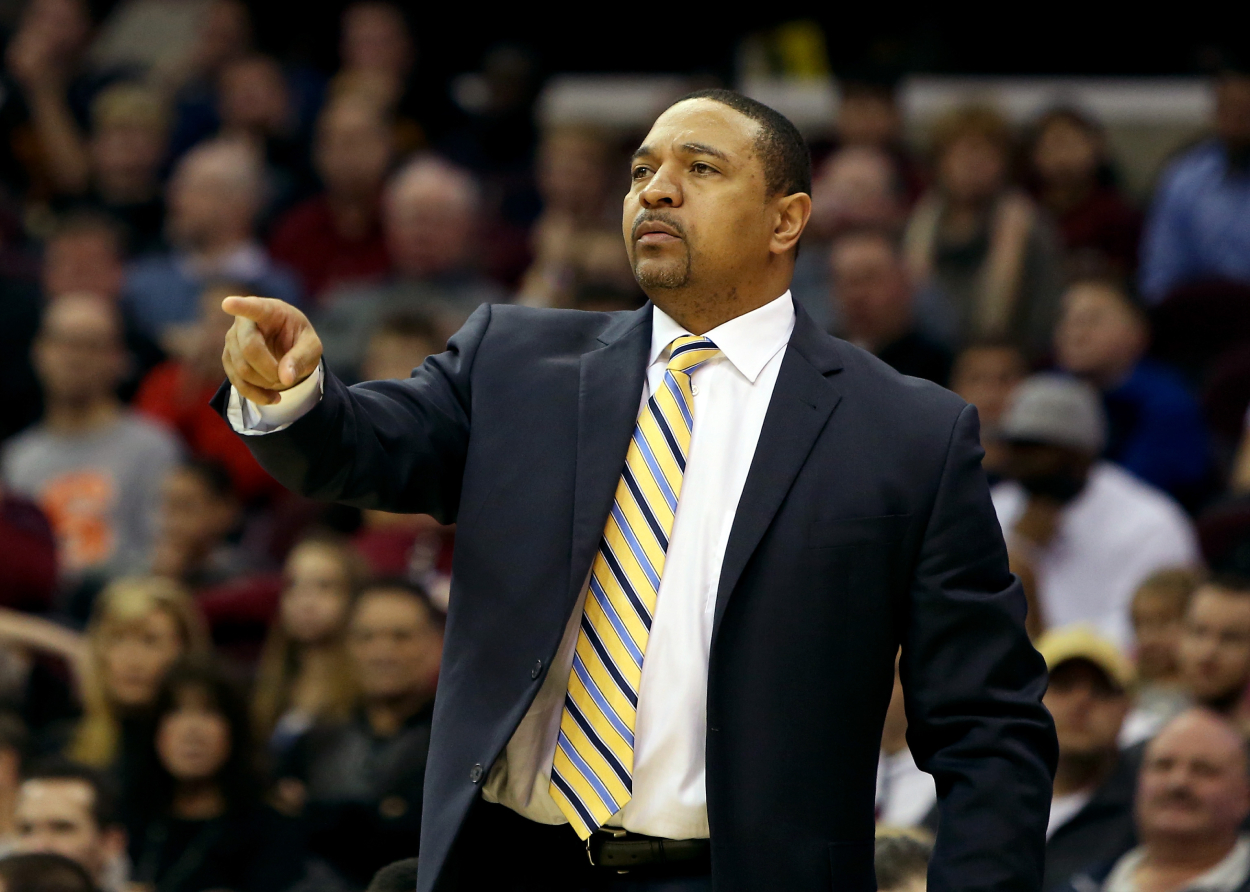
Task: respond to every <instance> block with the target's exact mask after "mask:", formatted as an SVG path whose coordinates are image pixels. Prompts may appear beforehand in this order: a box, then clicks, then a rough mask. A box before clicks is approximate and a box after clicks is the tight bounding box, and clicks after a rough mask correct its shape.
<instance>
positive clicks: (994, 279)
mask: <svg viewBox="0 0 1250 892" xmlns="http://www.w3.org/2000/svg"><path fill="white" fill-rule="evenodd" d="M934 146H935V150H934V153H933V154H934V158H935V168H936V173H937V181H936V184H935V186H934V187H933V188H932V189H931V190H930V191H929V193H928V194H927V195H926V196H925V197H924V198H922V199H921V200H920V202H919V203H918V204H917V205H916V208H915V210H914V211H913V212H912V216H911V220H910V222H909V223H908V225H907V234H906V248H907V256H908V260H909V262H910V264H911V266H912V271H913V275H914V276H915V278H916V281H917V283H919V285H920V286H921V287H922V288H931V289H933V290H934V291H935V292H936V294H937V296H938V297H939V298H941V299H942V300H944V301H945V302H946V303H947V304H948V305H949V308H950V310H951V312H952V313H953V315H954V317H955V319H956V320H957V321H956V325H955V328H956V330H957V332H958V334H959V336H960V339H961V340H963V341H965V342H966V341H969V340H975V339H978V338H986V337H990V338H1001V337H1011V338H1012V339H1013V340H1015V341H1017V342H1018V343H1020V344H1023V345H1025V346H1026V347H1028V349H1029V350H1030V351H1032V352H1033V353H1034V354H1038V355H1040V354H1043V353H1045V352H1046V350H1047V349H1048V348H1049V347H1050V333H1051V330H1052V329H1053V327H1054V320H1055V311H1056V308H1057V307H1056V305H1057V300H1058V297H1059V260H1058V255H1057V253H1056V252H1057V248H1056V244H1055V236H1054V233H1053V232H1052V231H1051V229H1050V227H1049V226H1048V225H1047V223H1046V222H1045V220H1044V219H1043V218H1042V217H1041V216H1040V215H1039V213H1038V210H1037V208H1036V207H1035V206H1034V204H1033V202H1032V201H1031V200H1030V199H1029V198H1028V197H1027V196H1025V195H1024V194H1023V193H1021V192H1019V191H1018V190H1016V189H1014V188H1013V187H1012V186H1011V184H1010V181H1009V179H1008V171H1009V164H1010V160H1011V152H1012V138H1011V131H1010V130H1009V129H1008V127H1007V124H1006V122H1005V121H1003V120H1002V118H1000V117H999V116H998V115H997V114H996V113H994V112H992V111H990V110H988V109H983V108H965V109H961V110H957V111H956V112H954V113H952V114H951V115H950V116H948V117H947V118H945V119H944V120H943V121H942V122H941V123H940V125H939V126H938V127H937V129H936V132H935V135H934Z"/></svg>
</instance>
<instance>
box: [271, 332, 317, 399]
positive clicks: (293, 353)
mask: <svg viewBox="0 0 1250 892" xmlns="http://www.w3.org/2000/svg"><path fill="white" fill-rule="evenodd" d="M320 361H321V339H320V338H319V337H317V334H316V332H314V331H313V330H312V329H311V328H305V329H304V330H303V331H301V332H300V334H299V337H298V338H296V340H295V343H294V344H293V345H292V346H291V349H290V350H288V351H286V355H285V356H283V357H282V362H281V363H280V364H279V365H278V380H279V381H280V382H281V383H282V385H283V386H284V387H294V386H295V385H296V384H298V383H299V382H300V381H303V380H304V379H305V378H307V377H308V376H309V375H311V374H312V373H313V371H315V370H316V368H317V363H319V362H320Z"/></svg>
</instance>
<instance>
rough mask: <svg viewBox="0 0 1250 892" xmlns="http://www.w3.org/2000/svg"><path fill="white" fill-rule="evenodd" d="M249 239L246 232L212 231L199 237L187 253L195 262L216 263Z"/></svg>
mask: <svg viewBox="0 0 1250 892" xmlns="http://www.w3.org/2000/svg"><path fill="white" fill-rule="evenodd" d="M248 241H249V238H248V236H247V234H246V233H239V232H222V233H214V234H212V235H209V236H206V237H204V238H203V239H200V240H199V241H198V242H197V243H196V244H195V245H193V246H192V247H191V248H190V249H189V250H188V252H187V253H189V254H190V255H191V258H192V260H193V261H194V262H195V263H200V264H211V263H218V262H220V261H222V260H224V259H225V258H226V257H228V256H229V255H230V254H232V253H234V252H235V251H237V250H239V248H242V247H243V246H244V245H246V244H247V243H248Z"/></svg>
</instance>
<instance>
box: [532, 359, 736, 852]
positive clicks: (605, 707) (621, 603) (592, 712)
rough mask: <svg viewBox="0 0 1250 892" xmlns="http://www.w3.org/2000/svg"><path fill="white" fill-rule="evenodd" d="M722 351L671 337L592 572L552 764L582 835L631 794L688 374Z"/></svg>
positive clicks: (680, 470) (685, 446)
mask: <svg viewBox="0 0 1250 892" xmlns="http://www.w3.org/2000/svg"><path fill="white" fill-rule="evenodd" d="M719 352H720V351H719V349H718V348H717V347H716V345H715V344H713V343H712V342H711V341H709V340H708V339H707V338H700V337H694V336H692V335H686V336H684V337H680V338H677V339H676V340H674V341H673V343H672V344H671V348H670V352H669V360H668V367H667V369H666V370H665V372H664V381H663V383H662V384H661V385H660V386H659V388H657V390H656V392H655V393H653V394H652V395H651V398H650V399H649V400H647V405H646V407H645V408H644V409H643V410H642V412H641V413H639V416H638V424H637V425H636V426H635V427H634V437H633V439H632V440H631V441H630V444H629V451H628V453H627V454H626V456H625V470H624V471H623V472H622V473H621V480H620V482H619V483H618V484H617V486H616V498H615V501H614V502H613V503H612V512H611V514H609V515H608V522H607V525H606V526H605V527H604V530H603V539H602V541H601V542H600V543H599V553H598V554H597V555H596V556H595V562H594V564H593V566H592V567H591V570H590V590H589V591H588V592H587V593H586V607H585V610H584V612H583V613H582V622H581V627H580V629H579V630H578V633H577V650H576V653H575V654H574V656H573V669H572V671H571V672H570V673H569V686H568V692H567V693H566V694H565V697H564V714H563V715H562V716H561V717H560V737H559V740H558V741H557V743H556V752H555V759H554V761H553V762H552V766H551V796H552V798H553V799H555V801H556V804H557V805H558V806H559V807H560V811H562V812H563V813H564V815H565V817H567V818H568V819H569V822H570V823H572V825H573V828H574V829H575V830H576V831H577V835H578V836H579V837H581V838H582V839H587V838H589V836H590V834H591V833H593V832H594V831H595V830H596V829H597V828H599V827H601V826H603V825H604V824H605V823H606V822H607V820H608V819H609V818H611V817H612V816H613V815H615V814H616V813H617V812H619V811H620V810H621V809H622V808H624V806H625V803H627V802H628V801H629V800H630V799H631V798H632V797H633V773H634V720H635V716H636V715H637V709H638V683H639V680H640V679H641V678H642V659H643V654H645V653H646V650H647V638H648V637H649V635H650V631H651V617H652V616H653V615H654V614H655V602H656V595H657V594H658V592H659V589H660V577H661V576H662V575H663V573H664V556H665V553H666V552H667V551H668V537H669V533H670V532H672V529H673V517H674V515H675V513H676V511H677V497H678V496H679V495H680V494H681V480H682V475H683V474H684V473H685V470H686V454H687V453H688V452H689V450H690V434H691V431H692V430H693V428H694V398H693V396H692V389H691V383H690V375H691V374H692V373H693V372H694V370H695V369H696V368H698V367H699V366H701V365H702V364H703V363H705V362H707V361H708V360H709V359H711V358H712V357H714V356H716V355H717V354H718V353H719Z"/></svg>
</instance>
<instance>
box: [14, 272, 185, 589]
mask: <svg viewBox="0 0 1250 892" xmlns="http://www.w3.org/2000/svg"><path fill="white" fill-rule="evenodd" d="M34 360H35V370H36V372H37V374H38V375H39V381H40V384H41V385H42V386H43V393H44V406H45V409H44V417H43V419H42V420H41V421H40V422H38V423H37V424H35V425H33V426H32V427H30V428H28V429H27V430H26V431H25V432H24V433H21V434H19V435H18V436H16V437H14V438H13V439H12V440H10V441H9V442H8V444H7V448H6V449H5V451H4V455H3V461H2V462H0V468H2V469H3V477H4V483H5V486H6V487H8V488H11V489H12V490H13V491H14V492H17V493H21V494H23V495H26V496H28V497H29V498H31V499H33V500H35V501H36V502H38V503H39V506H40V507H41V508H42V509H43V511H44V513H45V514H47V515H48V519H49V520H51V521H52V528H53V530H54V531H55V533H56V537H57V545H58V552H59V560H60V566H61V571H62V574H63V578H62V581H63V582H73V581H74V580H81V579H82V578H83V577H84V576H85V575H86V574H92V575H100V576H104V577H108V576H112V575H115V574H117V573H122V572H127V571H130V572H135V571H138V570H139V569H141V568H142V567H143V565H144V562H145V561H146V559H147V554H148V549H149V548H150V547H151V543H152V536H153V534H154V532H155V530H154V529H153V526H154V520H155V517H156V513H157V505H158V503H159V499H160V486H161V481H162V480H164V477H165V473H166V472H167V471H168V470H169V469H170V467H171V466H172V465H173V464H174V462H175V461H176V459H177V457H178V445H177V443H176V442H175V441H174V439H173V437H171V436H170V435H169V434H168V433H166V432H165V430H163V429H162V428H160V427H157V426H156V425H154V424H152V423H151V422H149V421H146V420H144V419H142V418H140V417H139V416H138V415H135V414H134V413H132V412H130V411H128V410H127V409H126V408H125V406H124V405H123V404H122V403H121V402H120V401H119V400H118V398H117V394H116V388H117V383H118V381H119V380H120V378H121V375H122V372H123V369H124V366H125V362H124V360H125V353H124V348H123V344H122V337H121V321H120V319H119V317H118V313H117V309H116V307H115V306H112V305H110V304H108V303H106V302H105V301H103V300H100V299H97V298H94V297H88V296H78V297H73V296H70V297H62V298H60V299H58V300H56V301H53V303H52V305H51V306H49V307H48V309H47V311H46V312H45V313H44V319H43V324H42V326H41V328H40V332H39V336H38V338H37V339H36V341H35V348H34Z"/></svg>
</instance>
